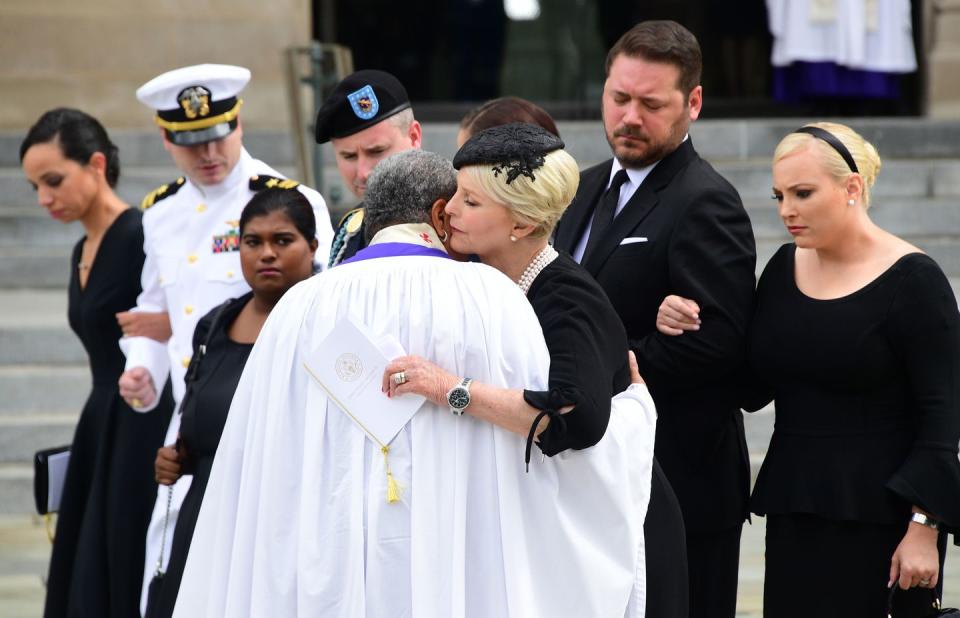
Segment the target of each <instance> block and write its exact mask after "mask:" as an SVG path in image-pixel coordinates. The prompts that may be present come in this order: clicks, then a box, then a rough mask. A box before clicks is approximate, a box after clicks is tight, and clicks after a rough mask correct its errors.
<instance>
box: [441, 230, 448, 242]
mask: <svg viewBox="0 0 960 618" xmlns="http://www.w3.org/2000/svg"><path fill="white" fill-rule="evenodd" d="M438 236H440V235H439V234H438ZM449 237H450V235H449V234H447V230H443V236H440V242H447V238H449Z"/></svg>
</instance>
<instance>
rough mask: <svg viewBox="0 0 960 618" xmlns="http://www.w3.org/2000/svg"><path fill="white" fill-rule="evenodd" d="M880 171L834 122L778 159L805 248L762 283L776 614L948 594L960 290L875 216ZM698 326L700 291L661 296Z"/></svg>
mask: <svg viewBox="0 0 960 618" xmlns="http://www.w3.org/2000/svg"><path fill="white" fill-rule="evenodd" d="M879 170H880V157H879V155H878V154H877V151H876V150H875V149H874V147H873V146H872V145H871V144H870V143H869V142H867V141H866V140H864V139H863V137H861V136H860V135H859V134H857V133H856V132H855V131H853V130H852V129H850V128H849V127H846V126H844V125H840V124H833V123H826V122H821V123H816V124H813V125H807V126H805V127H802V128H800V129H799V130H797V131H796V132H794V133H791V134H789V135H787V136H786V137H785V138H784V139H783V140H782V141H781V142H780V144H779V145H778V146H777V149H776V152H775V154H774V157H773V193H774V198H775V199H776V200H777V202H778V207H779V213H780V217H781V219H783V223H784V225H785V226H786V228H787V231H788V232H789V233H790V234H791V235H792V236H793V237H794V242H792V243H788V244H785V245H783V246H782V247H781V248H780V250H779V251H777V253H776V254H775V255H774V256H773V257H772V258H771V259H770V261H769V263H768V264H767V266H766V267H765V268H764V271H763V275H762V276H761V277H760V282H759V285H758V289H757V309H756V314H755V316H754V322H753V325H752V327H751V337H750V365H751V379H750V384H749V387H748V389H747V390H748V393H747V397H746V401H745V402H744V407H745V408H747V409H748V410H756V409H759V408H761V407H763V406H764V405H766V404H767V403H769V402H770V401H771V400H773V401H774V402H775V406H776V427H775V429H774V432H773V437H772V438H771V441H770V447H769V449H768V451H767V456H766V458H765V460H764V462H763V466H762V467H761V469H760V473H759V475H758V477H757V482H756V486H755V487H754V490H753V496H752V498H751V510H752V511H753V512H754V513H756V514H757V515H764V516H766V518H767V539H766V577H765V581H764V601H763V602H764V616H769V617H770V618H791V617H793V616H797V617H800V616H803V617H808V616H883V615H886V609H887V607H886V605H887V597H888V588H890V587H892V586H895V585H896V586H899V588H900V589H901V591H899V592H897V593H896V594H894V596H893V599H894V604H893V616H894V617H898V616H908V617H909V616H926V615H931V608H930V603H931V599H932V595H931V592H930V590H924V589H933V590H938V589H940V588H942V586H941V584H940V573H941V571H942V568H943V559H944V552H945V546H946V532H948V531H949V532H954V533H955V532H956V531H957V530H958V528H960V460H958V459H957V444H958V441H960V315H958V311H957V301H956V298H955V296H954V293H953V291H952V290H951V289H950V284H949V282H948V281H947V278H946V277H945V276H944V274H943V271H942V270H941V269H940V267H939V266H938V265H937V263H936V262H934V261H933V260H932V259H931V258H930V257H929V256H927V255H926V254H925V253H923V252H922V251H921V250H920V249H918V248H917V247H915V246H913V245H911V244H910V243H908V242H906V241H904V240H903V239H900V238H897V237H896V236H894V235H893V234H891V233H889V232H887V231H885V230H883V229H881V228H880V227H878V226H877V225H876V224H875V223H873V221H871V219H870V217H869V215H868V210H867V208H868V207H869V205H870V188H871V187H872V185H873V183H874V180H875V179H876V177H877V174H878V172H879ZM692 300H693V301H695V300H696V299H692ZM695 326H696V303H695V302H691V300H689V299H680V298H677V297H671V298H667V299H666V300H665V302H664V303H663V305H661V309H660V316H659V317H658V327H659V328H661V331H662V332H667V333H668V334H678V333H681V332H684V331H687V330H691V329H695ZM683 336H684V337H695V336H697V335H696V333H691V332H686V333H684V334H683ZM954 538H955V539H956V537H954Z"/></svg>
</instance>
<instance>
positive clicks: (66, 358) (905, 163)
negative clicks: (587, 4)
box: [0, 119, 960, 514]
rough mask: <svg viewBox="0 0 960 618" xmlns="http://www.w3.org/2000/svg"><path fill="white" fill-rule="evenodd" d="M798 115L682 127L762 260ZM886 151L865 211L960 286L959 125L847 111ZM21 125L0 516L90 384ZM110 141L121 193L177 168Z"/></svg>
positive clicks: (268, 156)
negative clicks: (780, 159) (720, 178)
mask: <svg viewBox="0 0 960 618" xmlns="http://www.w3.org/2000/svg"><path fill="white" fill-rule="evenodd" d="M801 124H802V121H799V120H775V121H759V120H756V121H701V122H698V123H697V124H696V125H694V128H693V130H692V132H691V136H692V138H693V140H694V143H695V145H696V147H697V149H698V151H699V152H700V153H701V155H703V156H704V157H705V158H707V159H709V160H710V161H711V162H713V163H714V165H715V166H716V167H717V168H718V170H719V171H720V172H721V173H722V174H724V175H725V176H726V177H727V178H728V179H729V180H730V181H731V182H732V183H733V184H734V185H735V186H736V187H737V189H738V190H739V191H740V193H741V195H742V197H743V200H744V203H745V204H746V206H747V209H748V211H749V213H750V216H751V219H752V220H753V224H754V231H755V234H756V236H757V244H758V250H759V253H760V260H759V266H760V267H762V265H763V264H764V263H765V262H766V260H767V258H768V257H769V256H770V255H771V254H772V253H773V251H775V250H776V248H777V247H778V246H779V245H780V244H782V243H784V242H788V241H789V237H788V235H787V234H786V232H785V231H784V230H783V228H782V226H781V224H780V222H779V219H778V217H777V211H776V202H774V201H773V200H771V199H769V196H770V194H771V189H770V184H771V181H770V170H769V158H770V155H771V154H772V152H773V149H774V146H775V145H776V143H777V141H778V140H779V139H780V137H781V136H782V135H784V134H785V133H786V132H788V131H790V130H792V129H794V128H796V127H797V126H800V125H801ZM850 124H851V125H852V126H854V127H855V128H857V129H858V130H861V131H862V132H863V133H864V134H865V135H866V136H867V137H868V139H870V140H871V141H873V143H874V144H875V145H876V146H877V148H878V149H879V151H880V153H881V155H882V156H883V157H884V165H883V169H882V171H881V174H880V179H879V181H878V182H877V185H876V187H875V189H874V200H873V202H874V207H873V209H872V211H871V212H872V216H873V217H874V219H875V220H876V221H877V222H878V223H879V224H880V225H882V226H884V227H886V228H887V229H889V230H891V231H893V232H894V233H897V234H900V235H902V236H903V237H905V238H906V239H907V240H909V241H911V242H913V243H915V244H916V245H918V246H919V247H921V248H923V249H924V250H925V251H928V252H929V253H930V254H931V255H932V256H933V257H934V258H935V259H937V260H938V261H939V262H940V264H941V265H942V266H943V268H944V270H945V271H946V272H947V274H948V276H950V277H951V281H952V282H953V283H954V289H955V290H957V289H960V287H958V286H960V123H945V122H935V121H928V120H900V119H894V120H865V121H853V122H851V123H850ZM560 130H561V133H562V134H563V136H564V139H565V141H566V142H567V146H568V149H569V150H570V152H571V153H572V154H573V155H574V156H575V157H576V158H577V160H578V161H579V162H580V163H581V165H582V166H587V165H592V164H593V163H597V162H600V161H602V160H604V159H606V158H607V157H608V156H609V150H608V148H607V145H606V142H605V141H604V139H603V134H602V128H601V126H600V123H599V122H571V123H561V124H560ZM424 133H425V137H424V146H425V147H426V148H428V149H431V150H435V151H436V152H438V153H440V154H443V155H445V156H448V157H452V155H453V153H454V151H455V146H454V143H455V136H456V126H455V125H452V124H429V125H427V126H426V127H425V131H424ZM22 135H23V132H16V133H12V132H8V133H0V514H25V513H29V512H31V511H32V510H33V490H32V483H33V471H32V467H31V466H32V464H31V461H32V456H33V453H34V451H36V450H37V449H40V448H46V447H51V446H57V445H60V444H67V443H69V442H70V440H71V438H72V434H73V427H74V425H75V424H76V420H77V415H78V413H79V410H80V408H81V407H82V405H83V402H84V400H85V398H86V395H87V392H88V390H89V388H90V376H89V372H88V369H87V367H86V356H85V354H84V352H83V350H82V348H81V347H80V345H79V343H78V341H77V339H76V337H75V336H74V335H73V333H72V332H71V331H70V329H69V327H68V326H67V320H66V283H67V278H68V272H69V265H68V263H67V262H68V259H69V252H70V248H71V247H72V245H73V244H74V243H75V242H76V240H77V239H78V238H79V237H80V236H81V235H82V234H83V232H82V229H81V228H80V226H79V225H77V224H73V225H69V226H65V225H62V224H60V223H57V222H55V221H52V220H50V219H49V218H48V217H47V216H46V214H45V213H44V212H43V211H42V209H41V208H40V207H39V206H37V204H36V200H35V196H34V194H33V191H32V189H31V188H30V186H29V185H28V184H27V182H26V181H25V180H24V178H23V176H22V174H21V172H20V168H19V161H18V151H19V143H20V140H21V139H22ZM111 136H112V138H113V139H114V141H115V142H116V143H117V145H118V146H119V148H120V160H121V180H120V184H119V187H118V192H119V194H120V195H121V196H122V197H123V198H125V199H126V200H127V201H128V202H129V203H131V204H138V203H139V201H140V198H141V197H142V196H143V195H144V194H145V193H146V192H148V191H150V190H151V189H153V188H155V187H157V186H158V185H160V184H162V183H165V182H168V181H170V180H172V179H173V178H175V177H176V176H177V175H178V173H177V171H176V170H175V169H174V168H173V166H172V164H171V163H170V160H169V158H168V156H167V154H166V152H165V151H164V150H163V148H162V146H161V144H160V140H159V139H158V136H157V134H156V133H155V131H152V130H147V131H142V132H140V131H115V132H112V134H111ZM244 141H245V144H246V146H247V149H248V150H249V151H250V153H251V154H253V156H255V157H257V158H260V159H263V160H264V161H267V162H268V163H270V164H271V165H273V166H274V167H277V168H278V169H280V170H281V171H283V172H284V173H287V174H290V175H293V176H295V175H296V174H295V172H294V171H293V170H294V161H293V155H292V153H293V148H292V147H291V145H290V140H289V137H288V136H287V135H285V134H283V133H279V132H269V131H255V130H249V128H248V130H247V132H246V136H245V140H244ZM323 157H324V162H325V163H326V167H325V171H324V178H325V181H326V187H327V188H326V189H325V191H324V195H325V197H326V198H327V200H328V204H329V206H330V210H331V212H332V213H333V215H334V219H335V220H336V219H337V218H338V216H337V215H338V214H339V213H342V212H344V211H345V210H346V209H347V208H349V207H350V206H351V205H352V196H350V194H349V193H348V192H347V190H346V189H345V188H344V187H343V186H342V185H341V183H340V182H339V177H338V176H337V173H336V168H335V167H334V166H333V155H332V151H331V150H330V149H329V146H328V147H327V148H326V149H325V150H324V154H323ZM747 426H748V441H749V443H750V446H751V452H752V454H753V458H754V460H755V461H759V460H760V458H762V454H763V452H764V451H765V450H766V446H767V442H768V440H769V434H770V431H771V428H772V414H771V413H770V412H769V411H767V412H760V413H758V414H754V415H749V416H748V419H747Z"/></svg>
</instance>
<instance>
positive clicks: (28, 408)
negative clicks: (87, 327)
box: [0, 365, 91, 422]
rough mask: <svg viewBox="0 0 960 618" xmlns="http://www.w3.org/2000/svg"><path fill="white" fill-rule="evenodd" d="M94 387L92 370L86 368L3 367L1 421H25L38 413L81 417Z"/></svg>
mask: <svg viewBox="0 0 960 618" xmlns="http://www.w3.org/2000/svg"><path fill="white" fill-rule="evenodd" d="M90 387H91V382H90V370H89V369H88V368H87V367H86V366H85V365H62V366H49V365H3V366H0V394H2V396H0V417H9V418H17V419H23V418H29V417H30V415H31V414H34V413H42V414H77V413H79V411H80V410H81V409H82V408H83V404H84V402H85V401H86V400H87V395H89V393H90ZM11 422H13V421H11ZM18 422H19V421H18Z"/></svg>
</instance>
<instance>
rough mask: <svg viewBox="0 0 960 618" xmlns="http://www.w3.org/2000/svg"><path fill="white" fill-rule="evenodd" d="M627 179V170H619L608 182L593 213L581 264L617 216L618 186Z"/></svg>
mask: <svg viewBox="0 0 960 618" xmlns="http://www.w3.org/2000/svg"><path fill="white" fill-rule="evenodd" d="M628 179H629V178H628V177H627V170H620V171H619V172H617V173H616V174H614V175H613V180H612V181H610V187H609V188H608V189H607V191H606V193H604V194H603V197H601V198H600V203H599V204H597V207H596V208H595V209H594V211H593V223H592V224H591V225H590V238H588V239H587V248H586V249H584V251H583V258H582V259H581V260H580V262H581V263H583V262H586V261H587V258H588V257H590V254H592V253H593V252H594V251H595V250H596V248H597V245H599V244H600V239H601V238H603V235H604V233H605V232H606V231H607V228H608V227H610V224H611V223H613V217H614V216H615V215H616V214H617V202H619V201H620V186H621V185H622V184H623V183H625V182H627V180H628Z"/></svg>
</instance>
